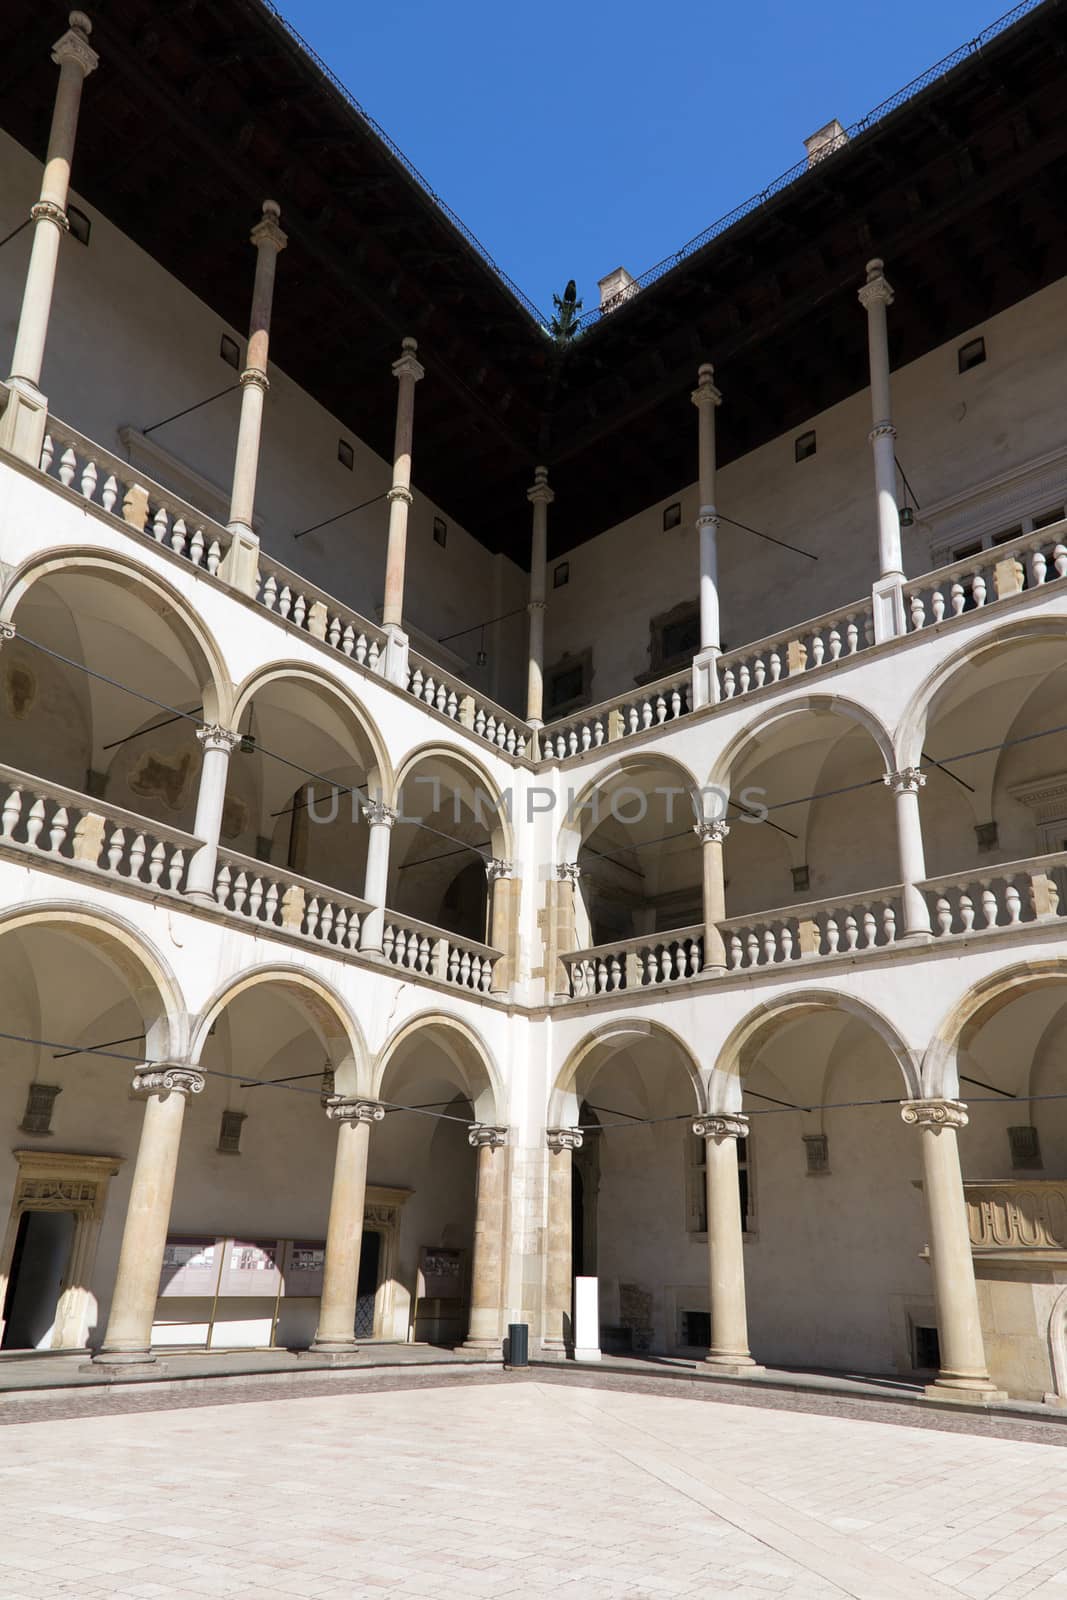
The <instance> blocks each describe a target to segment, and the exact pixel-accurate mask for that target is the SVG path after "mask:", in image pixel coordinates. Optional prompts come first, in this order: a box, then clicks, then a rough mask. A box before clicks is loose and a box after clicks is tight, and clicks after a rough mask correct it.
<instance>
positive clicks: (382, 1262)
mask: <svg viewBox="0 0 1067 1600" xmlns="http://www.w3.org/2000/svg"><path fill="white" fill-rule="evenodd" d="M411 1193H412V1191H411V1190H410V1189H385V1188H382V1187H381V1186H380V1185H378V1184H374V1183H369V1184H368V1185H367V1198H366V1201H365V1202H364V1207H363V1230H364V1232H365V1233H377V1234H380V1235H381V1240H382V1243H381V1252H380V1254H379V1256H378V1287H377V1289H376V1290H375V1294H374V1334H373V1337H374V1338H375V1339H392V1338H394V1337H395V1329H394V1326H393V1317H394V1313H395V1310H396V1290H397V1280H398V1272H399V1263H400V1213H401V1211H402V1210H403V1207H404V1201H405V1200H407V1199H409V1198H410V1196H411Z"/></svg>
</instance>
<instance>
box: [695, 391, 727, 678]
mask: <svg viewBox="0 0 1067 1600" xmlns="http://www.w3.org/2000/svg"><path fill="white" fill-rule="evenodd" d="M689 398H690V399H691V400H692V402H693V404H694V405H695V406H696V408H697V414H698V423H697V448H698V459H699V473H698V476H699V485H700V507H699V510H698V511H697V520H696V527H697V533H698V535H699V537H700V649H699V650H698V651H697V653H696V655H695V656H694V657H693V705H694V708H695V707H699V706H707V705H714V704H715V702H716V701H717V700H718V698H719V676H718V672H717V670H716V662H717V661H718V659H719V657H720V656H721V655H722V626H721V622H720V618H719V513H718V510H717V509H716V504H715V500H716V489H715V470H716V468H715V412H716V410H717V409H718V407H719V406H721V405H722V395H721V393H720V392H719V390H718V389H717V388H716V387H715V368H714V367H713V366H712V365H711V364H710V362H707V361H705V362H704V363H703V365H702V366H701V367H700V369H699V371H698V373H697V386H696V388H695V389H694V390H693V392H692V394H691V395H690V397H689Z"/></svg>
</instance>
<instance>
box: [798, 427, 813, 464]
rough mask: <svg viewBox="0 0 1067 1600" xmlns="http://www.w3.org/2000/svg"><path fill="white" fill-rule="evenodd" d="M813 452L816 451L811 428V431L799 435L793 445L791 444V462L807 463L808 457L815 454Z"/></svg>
mask: <svg viewBox="0 0 1067 1600" xmlns="http://www.w3.org/2000/svg"><path fill="white" fill-rule="evenodd" d="M815 450H816V439H815V429H814V428H812V429H810V430H809V432H807V433H802V434H800V435H799V436H798V438H797V439H796V440H794V443H793V460H794V461H807V459H808V457H809V456H813V455H814V454H815Z"/></svg>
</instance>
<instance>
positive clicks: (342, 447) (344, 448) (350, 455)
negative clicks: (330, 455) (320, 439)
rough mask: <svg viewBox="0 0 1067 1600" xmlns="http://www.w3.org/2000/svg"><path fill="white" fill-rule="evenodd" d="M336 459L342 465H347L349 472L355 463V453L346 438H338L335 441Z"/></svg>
mask: <svg viewBox="0 0 1067 1600" xmlns="http://www.w3.org/2000/svg"><path fill="white" fill-rule="evenodd" d="M337 459H338V461H339V462H340V463H341V465H342V467H347V468H348V470H349V472H351V471H352V469H353V467H354V466H355V464H356V453H355V451H354V450H353V449H352V446H351V445H350V444H349V442H348V440H347V439H338V441H337Z"/></svg>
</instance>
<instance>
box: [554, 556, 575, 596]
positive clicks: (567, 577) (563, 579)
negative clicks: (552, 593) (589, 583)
mask: <svg viewBox="0 0 1067 1600" xmlns="http://www.w3.org/2000/svg"><path fill="white" fill-rule="evenodd" d="M570 581H571V564H570V562H569V561H560V562H558V563H557V564H556V566H554V567H553V569H552V587H553V589H562V588H563V586H564V584H567V583H570Z"/></svg>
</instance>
